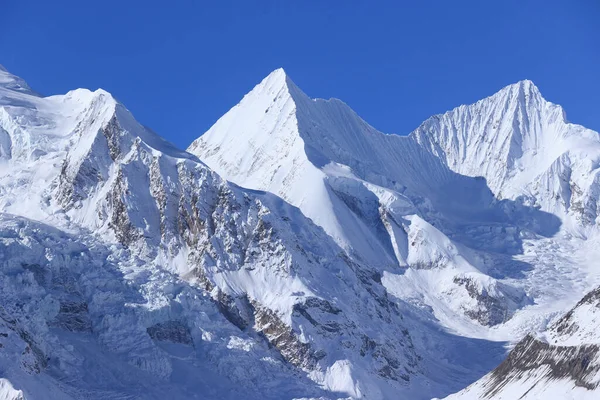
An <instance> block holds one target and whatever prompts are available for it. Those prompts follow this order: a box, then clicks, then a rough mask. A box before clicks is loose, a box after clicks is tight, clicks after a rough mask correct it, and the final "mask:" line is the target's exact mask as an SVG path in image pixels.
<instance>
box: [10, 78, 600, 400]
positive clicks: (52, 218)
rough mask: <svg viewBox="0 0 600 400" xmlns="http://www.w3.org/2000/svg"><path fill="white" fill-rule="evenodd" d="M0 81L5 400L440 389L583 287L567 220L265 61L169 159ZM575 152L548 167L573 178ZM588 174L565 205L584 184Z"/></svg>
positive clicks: (579, 250) (584, 268) (485, 367)
mask: <svg viewBox="0 0 600 400" xmlns="http://www.w3.org/2000/svg"><path fill="white" fill-rule="evenodd" d="M2 75H3V74H2V73H0V82H2ZM4 75H7V74H4ZM11 76H12V75H11ZM15 79H16V78H15ZM18 79H20V78H18ZM6 81H7V82H8V84H7V86H6V87H2V85H0V211H1V215H0V247H1V248H2V252H0V253H2V254H5V255H7V256H8V257H6V258H0V261H1V262H2V263H1V265H0V274H1V276H2V279H1V280H0V282H2V285H3V290H2V291H0V293H1V295H0V305H1V306H2V308H0V333H2V335H0V344H2V349H8V350H6V351H2V352H0V370H1V371H7V374H6V377H3V379H4V380H3V381H0V394H2V395H4V394H5V393H7V394H6V395H7V396H11V397H9V398H18V397H17V396H19V395H20V393H19V391H23V393H24V394H25V396H27V398H32V399H34V400H35V399H36V398H43V397H44V396H45V395H46V394H47V393H51V395H52V396H53V397H55V398H65V397H66V396H69V397H72V398H78V397H79V398H81V397H86V398H104V399H106V398H109V399H118V398H123V397H124V396H136V392H135V388H136V387H138V388H139V387H140V385H141V387H144V388H146V389H147V395H148V397H153V398H164V396H166V395H167V394H168V395H170V396H172V397H174V398H188V397H190V396H191V395H194V394H196V395H197V394H199V393H200V394H201V395H202V396H205V397H208V398H224V397H225V398H232V399H233V398H239V396H240V393H245V395H246V396H248V397H250V398H281V397H282V396H283V397H286V398H287V397H289V398H315V399H316V398H366V399H387V398H391V397H395V396H398V395H403V396H408V397H410V398H423V399H426V398H431V397H433V396H446V395H449V394H450V393H453V392H456V391H459V390H460V389H462V388H464V387H466V386H467V385H469V384H471V383H473V382H474V381H476V380H478V379H479V378H481V377H482V376H484V375H485V374H486V373H488V372H489V371H490V370H491V369H492V368H493V367H494V365H497V363H498V362H500V360H501V359H502V357H503V355H504V345H505V343H506V342H507V341H518V340H520V339H521V338H523V337H525V335H526V334H527V333H529V332H531V331H533V332H540V333H541V332H544V331H545V330H546V328H547V327H548V326H550V325H551V324H552V322H553V321H554V319H556V318H558V316H559V315H560V313H561V312H564V311H566V310H567V309H569V308H570V307H572V306H573V305H574V304H575V303H576V302H577V300H578V297H579V296H580V295H579V294H578V293H579V292H581V291H583V290H588V289H589V288H591V287H593V286H594V285H595V284H597V283H598V282H600V279H599V277H598V274H597V273H596V272H595V270H594V268H593V267H595V266H596V265H597V263H594V262H593V259H594V257H595V256H596V255H597V252H595V251H596V250H595V249H594V240H595V239H596V237H595V236H594V235H595V231H594V228H593V226H592V225H591V224H587V225H583V224H584V222H582V220H579V219H577V215H579V214H574V215H573V218H572V221H571V224H568V223H567V224H565V223H563V220H562V219H561V218H559V217H557V216H556V215H554V214H552V213H551V212H549V211H555V210H554V209H551V208H547V207H545V206H544V205H542V206H539V207H538V205H536V204H535V202H534V201H533V200H531V199H526V198H525V199H523V198H520V197H515V198H502V199H500V198H498V197H497V195H496V194H497V193H495V192H494V191H493V190H492V189H491V188H490V187H489V186H488V181H487V179H486V178H483V179H482V178H479V177H473V176H468V175H463V174H461V173H459V172H457V171H455V170H453V168H451V165H449V164H448V163H447V157H446V159H442V158H443V157H445V154H446V153H448V151H449V150H448V149H449V147H446V146H442V145H443V144H444V143H441V144H440V145H439V146H438V148H435V149H434V150H439V151H440V152H438V153H436V152H435V151H433V150H431V149H430V148H428V147H423V146H422V145H421V144H420V143H418V141H417V140H415V139H413V138H410V137H397V136H394V135H384V134H382V133H381V132H378V131H377V130H375V129H374V128H372V127H371V126H370V125H368V124H367V123H366V122H365V121H364V120H362V119H361V118H360V117H358V115H357V114H356V113H354V112H353V111H352V110H351V109H350V108H349V107H348V106H347V105H345V104H344V103H343V102H341V101H339V100H312V99H310V98H309V97H308V96H306V95H305V94H304V93H303V92H302V91H301V90H300V89H299V88H298V87H296V86H295V84H294V83H293V82H292V81H291V79H289V78H288V77H287V74H286V73H285V71H283V70H282V69H280V70H276V71H274V72H273V73H272V74H270V75H269V76H268V77H267V78H265V79H264V80H263V81H262V82H261V83H260V84H259V85H258V86H257V88H256V89H255V90H253V91H251V92H250V93H249V94H248V95H246V96H245V97H244V99H243V100H242V102H241V103H240V104H238V105H237V106H235V107H233V108H232V109H231V110H230V112H229V113H227V114H225V115H224V116H223V117H222V118H221V119H219V121H218V122H217V124H215V126H214V127H213V128H211V131H209V132H210V135H209V136H212V140H214V141H213V142H204V141H196V142H195V143H196V145H195V146H193V147H192V146H191V147H190V152H186V151H182V150H178V149H176V148H174V147H173V146H172V145H170V144H169V143H167V142H166V141H164V139H162V138H160V137H158V136H157V135H156V134H154V133H153V132H152V131H150V130H149V129H147V128H145V127H143V126H142V125H140V124H139V123H137V122H136V121H135V119H134V118H133V116H132V115H131V114H130V113H129V112H128V111H127V109H126V108H125V107H124V106H123V105H121V104H120V103H118V102H117V101H116V100H115V99H114V98H113V97H112V95H110V94H108V93H107V92H104V91H102V90H98V91H96V92H90V91H87V90H81V89H80V90H75V91H71V92H69V93H68V94H66V95H58V96H50V97H44V98H42V97H38V96H35V95H34V94H33V92H31V93H30V92H29V91H27V90H25V91H24V90H23V88H24V86H23V85H22V84H17V85H16V86H15V84H14V83H13V82H16V80H14V79H13V78H10V82H9V79H8V78H6ZM525 84H526V83H523V84H522V85H525ZM25 85H26V84H25ZM516 106H517V107H518V106H519V104H517V105H516ZM509 115H510V116H514V115H515V114H514V113H512V114H511V113H509ZM475 132H479V131H477V130H475ZM557 132H559V133H562V131H557ZM567 133H569V132H567ZM574 133H575V134H576V136H577V135H583V136H584V137H585V135H586V132H583V133H581V132H579V131H576V132H574ZM209 136H207V137H206V138H205V139H207V138H209ZM578 137H579V136H578ZM201 138H202V137H201ZM442 150H443V151H444V152H445V153H444V154H442V153H441V151H442ZM570 150H573V149H570ZM588 150H589V151H590V152H592V151H593V150H594V148H590V149H588ZM191 152H193V153H196V154H192V153H191ZM577 154H579V153H576V152H575V150H573V151H572V152H571V153H568V154H567V155H566V156H564V159H565V162H564V163H562V164H557V167H556V168H557V171H558V172H560V171H562V170H561V169H560V168H563V167H565V168H566V167H567V166H568V167H569V168H571V170H572V171H571V174H573V173H574V174H575V175H577V174H579V172H582V171H583V172H585V169H584V167H585V165H584V164H585V162H586V160H589V159H588V158H581V159H576V156H577ZM561 157H563V156H561ZM201 160H202V161H201ZM577 162H580V164H581V165H579V166H578V164H577ZM450 164H451V163H450ZM553 165H554V164H553ZM592 167H593V165H592ZM578 168H579V169H578ZM594 171H595V170H594V168H592V169H591V170H588V171H587V174H586V175H585V177H588V178H589V177H592V178H590V179H588V178H586V179H588V180H591V182H592V184H590V185H588V186H585V185H583V184H581V185H580V188H581V191H582V193H581V194H580V195H577V196H575V197H573V196H572V195H569V196H568V199H569V201H571V200H574V201H575V202H577V201H578V199H580V198H582V199H588V198H589V199H596V198H597V196H596V194H595V193H594V192H593V190H588V189H589V188H591V189H594V188H595V186H594V184H593V183H594V181H593V179H594V178H593V173H594ZM547 176H548V179H550V178H552V179H553V178H554V177H556V174H555V173H554V172H552V173H548V175H547ZM230 178H234V179H231V181H232V182H233V183H230V182H228V181H227V180H226V179H230ZM573 179H575V178H573ZM568 182H570V181H568ZM573 182H575V181H573ZM576 182H579V183H581V181H576ZM572 191H574V189H573V190H572ZM563 198H566V197H563ZM590 201H591V200H590ZM570 204H571V203H570ZM581 207H582V209H583V212H589V213H591V212H592V211H593V207H592V205H591V203H590V204H588V203H586V202H585V201H583V203H582V205H581ZM586 215H587V214H586ZM561 216H562V217H564V216H563V215H561ZM567 217H569V215H567ZM590 218H591V214H590ZM567 222H568V221H567ZM573 226H574V227H575V228H576V229H573ZM582 230H583V231H585V232H586V235H585V236H577V235H575V233H577V232H581V231H582ZM559 279H560V282H561V283H560V285H550V284H548V282H557V280H559ZM576 315H579V314H576ZM484 355H485V357H484ZM15 366H17V367H15ZM95 376H100V377H102V376H111V378H110V379H109V380H107V381H106V382H105V381H103V380H102V379H95V378H94V377H95ZM198 377H207V378H205V379H204V378H203V379H200V380H198V379H195V378H198ZM155 381H156V382H157V384H156V385H148V384H147V383H148V382H152V383H154V382H155ZM152 386H156V387H154V388H153V387H152Z"/></svg>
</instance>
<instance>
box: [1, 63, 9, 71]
mask: <svg viewBox="0 0 600 400" xmlns="http://www.w3.org/2000/svg"><path fill="white" fill-rule="evenodd" d="M0 71H2V72H8V70H7V69H6V68H5V67H4V65H2V64H0Z"/></svg>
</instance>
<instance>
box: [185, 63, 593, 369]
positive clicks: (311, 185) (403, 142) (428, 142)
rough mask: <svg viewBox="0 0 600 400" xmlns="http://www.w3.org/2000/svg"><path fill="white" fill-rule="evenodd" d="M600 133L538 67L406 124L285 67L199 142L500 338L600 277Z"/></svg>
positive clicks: (407, 296) (414, 290) (443, 307)
mask: <svg viewBox="0 0 600 400" xmlns="http://www.w3.org/2000/svg"><path fill="white" fill-rule="evenodd" d="M598 144H599V138H598V134H597V133H596V132H593V131H591V130H588V129H586V128H584V127H581V126H579V125H575V124H571V123H569V122H568V121H567V120H566V118H565V113H564V111H563V110H562V108H561V107H560V106H558V105H555V104H553V103H550V102H548V101H547V100H545V99H544V98H543V97H542V95H541V94H540V92H539V90H538V89H537V87H536V86H535V85H534V84H533V83H532V82H530V81H521V82H518V83H516V84H513V85H510V86H508V87H506V88H504V89H502V90H501V91H499V92H498V93H496V94H494V95H492V96H490V97H488V98H486V99H483V100H481V101H479V102H477V103H475V104H473V105H464V106H460V107H458V108H456V109H454V110H452V111H449V112H447V113H445V114H443V115H437V116H434V117H432V118H430V119H429V120H427V121H425V122H424V123H423V124H422V125H421V126H420V127H419V128H417V129H416V130H415V131H414V132H412V133H411V134H410V135H408V136H398V135H386V134H383V133H381V132H378V131H377V130H376V129H374V128H373V127H371V126H369V125H368V124H367V123H366V122H364V121H363V120H362V119H360V117H358V116H357V115H356V114H355V113H354V112H353V111H352V110H351V109H350V108H349V107H348V106H347V105H345V104H344V103H343V102H341V101H340V100H337V99H330V100H322V99H310V98H309V97H308V96H306V95H305V94H304V93H303V92H302V91H301V90H300V89H299V88H298V87H297V86H296V85H295V84H294V83H293V82H292V81H291V79H290V78H289V76H287V75H286V74H285V72H284V71H283V70H281V69H280V70H276V71H274V72H273V73H271V74H270V75H269V76H268V77H267V78H265V79H264V80H263V81H262V82H261V83H259V84H258V85H257V86H256V87H255V88H254V89H253V90H252V91H251V92H249V93H248V94H247V95H246V96H244V98H243V99H242V101H241V102H240V103H239V104H238V105H236V106H235V107H233V108H232V109H231V110H230V111H229V112H228V113H226V114H225V115H224V116H223V117H221V118H220V119H219V120H218V121H217V122H216V123H215V124H214V125H213V127H211V128H210V129H209V130H208V131H207V132H206V133H205V134H204V135H202V136H200V137H199V138H198V139H197V140H196V141H194V143H192V145H191V146H190V147H189V148H188V151H190V152H191V153H193V154H196V155H197V156H198V157H199V158H201V159H202V160H203V161H204V162H206V164H207V165H208V166H210V167H211V168H213V169H214V170H215V171H217V172H218V173H220V174H221V175H222V176H223V177H225V178H226V179H228V180H231V181H232V182H235V183H237V184H239V185H241V186H244V187H249V188H252V189H258V190H265V191H269V192H272V193H274V194H277V195H279V196H281V197H282V198H284V199H285V200H286V201H288V202H289V203H291V204H293V205H295V206H298V207H299V208H300V210H301V211H302V212H303V213H304V214H305V215H306V216H308V217H309V218H311V219H312V220H313V221H314V222H315V223H316V224H317V225H320V226H321V227H323V229H324V230H325V231H326V232H327V233H328V234H329V235H330V236H331V237H332V238H334V240H335V241H336V242H337V243H338V244H339V245H340V246H341V247H342V248H343V249H345V250H346V251H347V252H348V253H349V254H350V255H351V257H353V258H355V259H362V260H365V261H366V262H367V263H368V264H370V265H373V266H375V268H377V269H378V270H379V271H380V272H381V274H382V284H383V285H384V287H385V288H386V290H387V292H388V293H390V294H391V295H392V296H393V297H395V298H396V299H397V300H398V301H399V303H407V304H410V305H411V306H412V307H415V308H416V309H418V310H421V311H422V313H421V314H419V315H421V316H423V315H425V318H432V319H433V320H434V321H436V323H437V324H439V325H440V326H441V327H443V328H444V329H446V330H448V331H449V332H452V333H454V334H457V335H458V336H461V337H467V338H473V339H475V338H477V339H484V340H487V341H489V342H496V343H498V342H502V341H509V342H513V341H518V340H519V339H521V338H523V337H524V336H525V335H526V334H528V333H529V332H543V331H544V330H545V329H546V328H547V327H548V326H549V324H551V322H552V321H553V320H554V319H556V318H558V317H559V316H560V314H561V313H562V312H564V311H566V310H567V309H569V307H572V306H573V305H574V304H575V303H576V302H577V301H578V299H579V298H580V296H581V293H585V292H586V291H588V290H591V289H592V288H593V287H595V286H596V285H598V284H599V283H600V281H599V272H600V268H598V267H599V265H598V263H599V262H598V257H597V256H598V253H597V249H596V248H597V246H596V245H595V243H597V240H598V229H597V227H596V225H597V222H596V218H597V216H598V206H597V204H598V203H597V202H598V198H599V192H598V186H597V174H598V171H599V170H598V162H597V160H598V159H599V156H600V147H599V146H598ZM466 358H469V357H468V356H466Z"/></svg>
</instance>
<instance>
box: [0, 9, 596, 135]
mask: <svg viewBox="0 0 600 400" xmlns="http://www.w3.org/2000/svg"><path fill="white" fill-rule="evenodd" d="M598 21H600V1H598V0H577V1H570V0H563V1H557V0H544V1H542V0H503V1H499V0H497V1H482V0H477V1H475V0H472V1H471V0H468V1H467V0H465V1H460V0H459V1H445V0H439V1H428V0H420V1H410V2H408V1H353V0H346V1H342V0H327V1H324V0H319V1H317V0H315V1H311V0H303V1H299V0H298V1H291V0H290V1H286V0H281V1H228V0H221V1H216V0H210V1H192V0H171V1H166V2H165V1H152V0H149V1H136V0H127V1H123V0H121V1H116V0H103V1H93V2H92V1H90V2H88V1H81V0H78V1H75V0H56V1H47V0H43V1H42V0H2V2H1V5H0V64H3V65H4V66H5V67H7V68H8V69H9V70H10V71H11V72H13V73H15V74H17V75H20V76H21V77H23V78H25V79H26V80H27V81H28V82H29V84H30V85H31V86H32V87H33V88H34V89H35V90H37V91H38V92H41V93H43V94H57V93H64V92H66V91H68V90H70V89H74V88H77V87H87V88H90V89H96V88H98V87H102V88H104V89H106V90H108V91H110V92H112V93H113V95H114V96H115V97H117V98H118V99H119V100H120V101H122V102H123V103H124V104H125V105H126V106H127V107H128V108H129V109H130V110H131V111H132V112H133V113H134V115H135V116H136V118H137V119H138V120H139V121H140V122H142V123H143V124H145V125H148V126H150V127H151V128H153V129H154V130H155V131H157V132H158V133H160V134H161V135H163V136H165V137H166V138H167V139H168V140H171V141H172V142H174V143H175V144H177V145H178V146H180V147H187V145H188V144H189V143H190V142H191V141H192V140H193V139H195V138H196V137H197V136H199V135H200V134H201V133H203V132H204V131H205V130H206V129H208V127H210V125H212V123H213V122H214V121H215V120H216V119H217V118H218V117H220V116H221V115H222V114H223V113H225V112H226V111H227V110H228V109H229V108H230V107H232V106H234V105H235V104H236V103H237V102H238V101H239V100H240V99H241V97H242V96H243V95H244V94H245V93H246V92H247V91H249V90H250V89H251V88H252V87H253V86H254V85H255V84H256V83H258V82H259V81H260V80H261V79H262V78H263V77H264V76H266V75H267V74H268V73H269V72H270V71H271V70H273V69H275V68H278V67H280V66H282V67H284V68H285V69H286V71H287V72H288V74H289V75H290V76H291V77H292V79H293V80H294V82H296V84H297V85H298V86H300V87H301V88H302V89H303V90H304V91H305V92H306V93H307V94H308V95H310V96H312V97H325V98H329V97H338V98H341V99H342V100H344V101H345V102H346V103H348V104H349V105H350V106H351V107H353V108H354V109H355V110H356V111H357V112H358V114H359V115H361V116H362V117H363V118H364V119H365V120H367V121H368V122H369V123H370V124H372V125H373V126H375V127H376V128H378V129H380V130H382V131H384V132H388V133H398V134H406V133H409V132H410V131H411V130H413V129H414V128H416V127H417V126H418V125H419V123H420V122H421V121H423V120H424V119H425V118H427V117H429V116H430V115H432V114H436V113H440V112H443V111H446V110H448V109H451V108H453V107H455V106H458V105H460V104H463V103H471V102H474V101H476V100H478V99H480V98H482V97H485V96H487V95H490V94H492V93H494V92H496V91H497V90H499V89H500V88H502V87H503V86H505V85H507V84H510V83H513V82H516V81H518V80H520V79H524V78H528V79H531V80H533V81H534V82H535V83H536V84H537V85H538V86H539V88H540V90H541V91H542V94H543V95H544V96H545V97H546V98H547V99H548V100H551V101H553V102H556V103H560V104H562V105H563V106H564V107H565V109H566V111H567V115H568V118H569V119H570V120H571V121H572V122H576V123H580V124H583V125H586V126H588V127H589V128H592V129H595V130H600V72H599V71H600V24H599V23H598Z"/></svg>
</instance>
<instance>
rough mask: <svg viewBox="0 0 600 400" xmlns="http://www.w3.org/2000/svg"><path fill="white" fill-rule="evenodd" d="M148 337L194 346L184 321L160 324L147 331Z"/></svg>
mask: <svg viewBox="0 0 600 400" xmlns="http://www.w3.org/2000/svg"><path fill="white" fill-rule="evenodd" d="M146 331H147V332H148V335H149V336H150V337H151V338H152V339H154V340H158V341H162V342H172V343H181V344H187V345H192V344H193V340H192V334H191V332H190V329H189V328H188V326H187V325H186V324H185V322H183V321H166V322H159V323H158V324H155V325H152V326H150V327H148V328H147V329H146Z"/></svg>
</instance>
